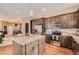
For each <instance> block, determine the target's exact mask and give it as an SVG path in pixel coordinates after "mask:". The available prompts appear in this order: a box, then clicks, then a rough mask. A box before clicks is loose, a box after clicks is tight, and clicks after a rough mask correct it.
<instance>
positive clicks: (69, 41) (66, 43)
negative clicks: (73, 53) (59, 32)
mask: <svg viewBox="0 0 79 59" xmlns="http://www.w3.org/2000/svg"><path fill="white" fill-rule="evenodd" d="M60 38H61V39H60V46H61V47H65V48H69V49H72V50H79V45H78V43H77V42H76V41H75V40H74V39H73V38H72V36H61V37H60Z"/></svg>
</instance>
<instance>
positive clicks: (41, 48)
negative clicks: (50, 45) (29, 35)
mask: <svg viewBox="0 0 79 59" xmlns="http://www.w3.org/2000/svg"><path fill="white" fill-rule="evenodd" d="M38 48H39V55H43V54H44V51H45V38H42V39H41V40H39V46H38Z"/></svg>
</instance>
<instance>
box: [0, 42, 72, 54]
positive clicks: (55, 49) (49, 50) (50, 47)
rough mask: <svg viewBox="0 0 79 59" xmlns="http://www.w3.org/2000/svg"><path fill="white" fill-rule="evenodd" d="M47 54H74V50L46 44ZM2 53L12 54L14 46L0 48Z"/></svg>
mask: <svg viewBox="0 0 79 59" xmlns="http://www.w3.org/2000/svg"><path fill="white" fill-rule="evenodd" d="M44 54H45V55H72V54H73V52H72V50H70V49H66V48H63V47H58V46H55V45H50V44H47V43H46V45H45V52H44ZM0 55H12V46H11V45H9V46H6V47H3V48H0Z"/></svg>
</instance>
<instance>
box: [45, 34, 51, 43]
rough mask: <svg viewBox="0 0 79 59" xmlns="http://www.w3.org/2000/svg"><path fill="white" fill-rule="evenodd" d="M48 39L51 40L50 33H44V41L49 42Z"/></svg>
mask: <svg viewBox="0 0 79 59" xmlns="http://www.w3.org/2000/svg"><path fill="white" fill-rule="evenodd" d="M50 40H51V35H50V34H48V35H47V34H46V38H45V42H46V43H50Z"/></svg>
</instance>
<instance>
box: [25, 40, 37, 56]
mask: <svg viewBox="0 0 79 59" xmlns="http://www.w3.org/2000/svg"><path fill="white" fill-rule="evenodd" d="M26 55H38V41H34V42H31V43H29V44H27V45H26Z"/></svg>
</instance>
